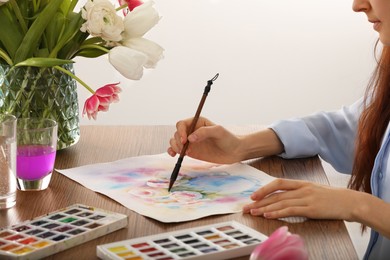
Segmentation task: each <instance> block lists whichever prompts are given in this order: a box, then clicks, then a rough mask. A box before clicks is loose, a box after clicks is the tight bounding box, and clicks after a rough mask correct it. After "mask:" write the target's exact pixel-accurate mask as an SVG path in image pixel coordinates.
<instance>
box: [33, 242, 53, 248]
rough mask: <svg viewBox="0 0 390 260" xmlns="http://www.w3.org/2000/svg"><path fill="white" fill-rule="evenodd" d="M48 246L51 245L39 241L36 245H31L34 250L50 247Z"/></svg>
mask: <svg viewBox="0 0 390 260" xmlns="http://www.w3.org/2000/svg"><path fill="white" fill-rule="evenodd" d="M50 244H51V243H50V242H48V241H41V242H38V243H36V244H33V245H32V246H33V247H36V248H41V247H45V246H47V245H50Z"/></svg>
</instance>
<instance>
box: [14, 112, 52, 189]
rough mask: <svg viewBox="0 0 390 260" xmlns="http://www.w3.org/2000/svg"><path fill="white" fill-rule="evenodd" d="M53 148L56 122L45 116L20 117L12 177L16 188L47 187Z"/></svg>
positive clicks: (50, 173) (50, 172)
mask: <svg viewBox="0 0 390 260" xmlns="http://www.w3.org/2000/svg"><path fill="white" fill-rule="evenodd" d="M56 147H57V122H56V121H54V120H52V119H47V118H21V119H18V124H17V156H16V160H17V164H16V179H17V185H18V186H17V187H18V189H20V190H44V189H46V188H47V187H48V186H49V183H50V179H51V175H52V172H53V169H54V162H55V158H56V151H57V149H56Z"/></svg>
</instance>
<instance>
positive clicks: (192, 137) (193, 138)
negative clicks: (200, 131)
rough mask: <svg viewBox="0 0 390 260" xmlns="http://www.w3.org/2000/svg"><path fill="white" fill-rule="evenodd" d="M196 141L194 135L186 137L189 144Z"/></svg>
mask: <svg viewBox="0 0 390 260" xmlns="http://www.w3.org/2000/svg"><path fill="white" fill-rule="evenodd" d="M196 139H197V137H196V135H190V136H188V140H189V141H190V142H195V141H196Z"/></svg>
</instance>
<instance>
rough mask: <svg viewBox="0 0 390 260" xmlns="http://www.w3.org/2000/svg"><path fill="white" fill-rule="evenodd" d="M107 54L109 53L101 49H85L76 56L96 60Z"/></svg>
mask: <svg viewBox="0 0 390 260" xmlns="http://www.w3.org/2000/svg"><path fill="white" fill-rule="evenodd" d="M104 54H107V52H105V51H102V50H99V49H84V50H81V51H79V52H77V53H76V56H81V57H86V58H96V57H99V56H102V55H104Z"/></svg>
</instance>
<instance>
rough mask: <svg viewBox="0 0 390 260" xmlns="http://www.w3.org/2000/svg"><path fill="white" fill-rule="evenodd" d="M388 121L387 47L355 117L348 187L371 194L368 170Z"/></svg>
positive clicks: (389, 51) (389, 79) (389, 60)
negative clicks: (353, 147)
mask: <svg viewBox="0 0 390 260" xmlns="http://www.w3.org/2000/svg"><path fill="white" fill-rule="evenodd" d="M389 120H390V47H386V46H385V47H383V49H382V54H381V56H380V59H379V61H378V65H377V67H376V69H375V70H374V73H373V75H372V77H371V80H370V82H369V84H368V87H367V90H366V93H365V98H364V109H363V112H362V114H361V116H360V119H359V124H358V132H357V139H356V148H355V158H354V164H353V169H352V177H351V179H350V181H349V184H348V187H350V188H351V189H354V190H358V191H364V192H367V193H371V192H372V191H371V185H370V180H371V171H372V168H373V166H374V161H375V157H376V155H377V153H378V151H379V148H380V145H381V141H382V138H383V135H384V133H385V131H386V128H387V125H388V124H389Z"/></svg>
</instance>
